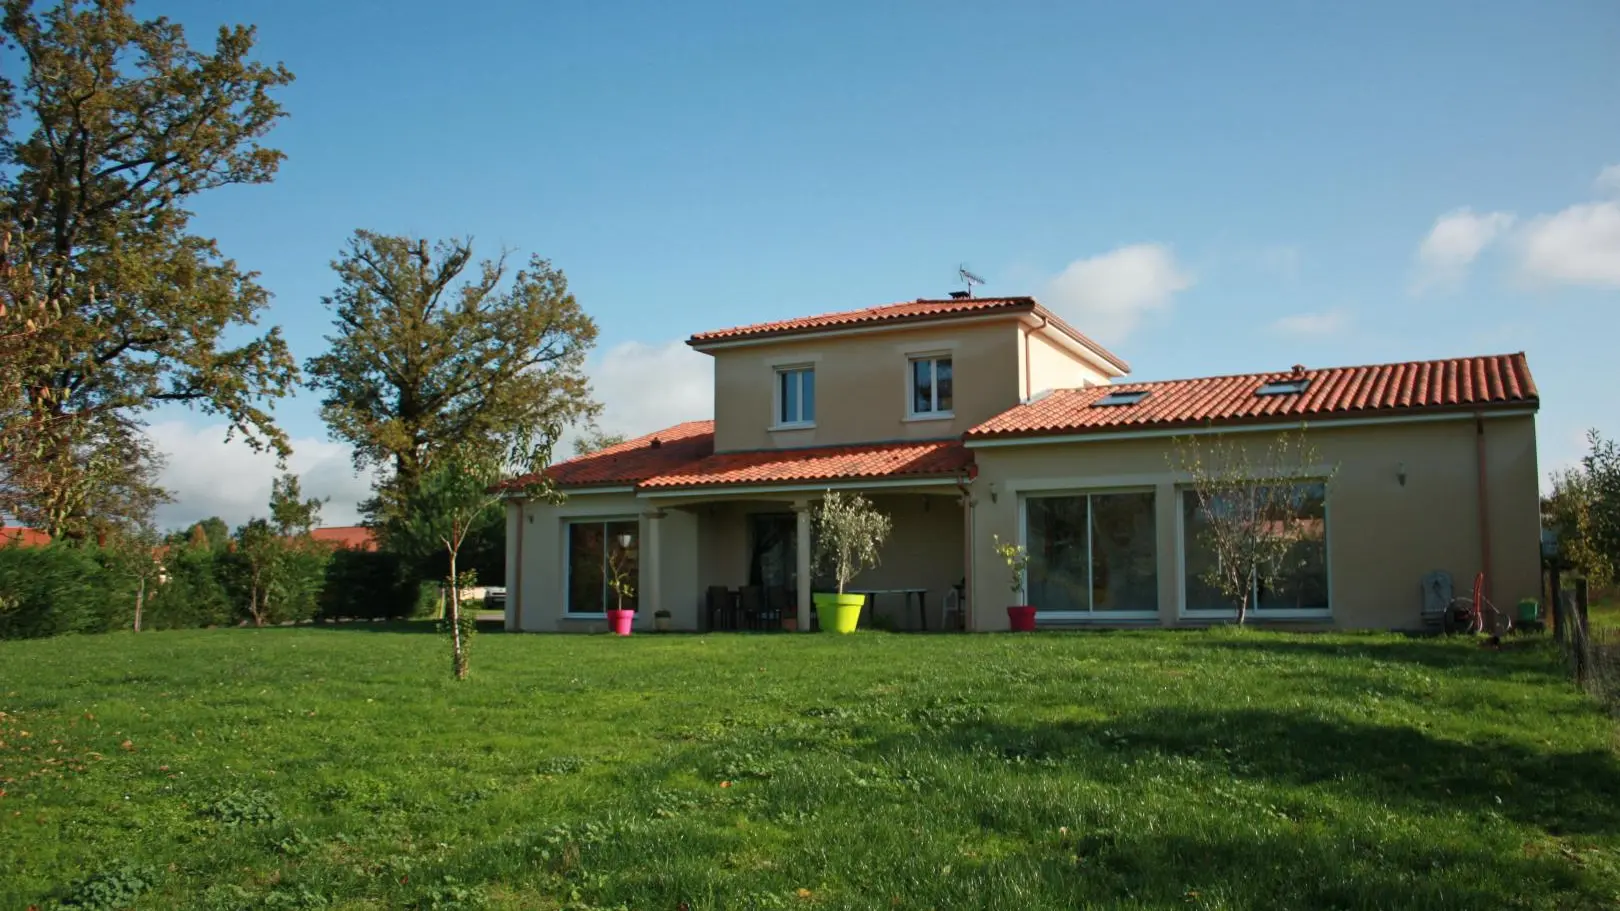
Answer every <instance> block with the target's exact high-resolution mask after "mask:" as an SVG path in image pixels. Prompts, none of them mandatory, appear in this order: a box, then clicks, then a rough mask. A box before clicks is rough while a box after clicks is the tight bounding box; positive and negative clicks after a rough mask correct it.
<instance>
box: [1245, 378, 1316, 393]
mask: <svg viewBox="0 0 1620 911" xmlns="http://www.w3.org/2000/svg"><path fill="white" fill-rule="evenodd" d="M1310 384H1311V381H1310V380H1294V379H1288V380H1273V381H1271V382H1269V383H1266V384H1264V385H1262V386H1261V387H1260V388H1259V389H1257V390H1255V393H1254V394H1255V395H1295V394H1297V393H1301V392H1304V391H1305V387H1307V386H1309V385H1310Z"/></svg>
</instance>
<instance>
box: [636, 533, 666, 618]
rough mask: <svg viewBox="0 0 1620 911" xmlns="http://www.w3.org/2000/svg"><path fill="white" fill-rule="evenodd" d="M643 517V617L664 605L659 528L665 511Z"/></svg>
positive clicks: (641, 602) (640, 604)
mask: <svg viewBox="0 0 1620 911" xmlns="http://www.w3.org/2000/svg"><path fill="white" fill-rule="evenodd" d="M641 517H642V518H643V519H645V520H646V522H645V523H644V525H645V527H646V540H645V541H643V542H642V544H641V593H640V594H641V601H640V603H639V607H640V608H641V615H642V616H643V617H651V616H652V615H653V611H656V610H658V609H659V608H660V607H661V606H662V598H663V591H662V589H663V586H662V585H660V584H659V579H660V577H661V576H662V575H663V573H662V572H661V569H662V564H663V560H662V559H661V552H662V550H663V547H662V546H661V541H660V539H661V535H660V534H659V530H660V529H661V528H662V527H663V525H664V523H662V522H660V521H658V520H659V519H662V518H663V517H664V512H663V510H659V509H655V510H652V511H651V512H645V513H642V514H641Z"/></svg>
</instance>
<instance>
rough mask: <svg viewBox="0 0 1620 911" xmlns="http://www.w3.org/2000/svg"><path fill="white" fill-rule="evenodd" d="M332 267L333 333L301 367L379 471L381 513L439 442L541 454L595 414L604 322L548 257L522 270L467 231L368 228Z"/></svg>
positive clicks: (502, 453)
mask: <svg viewBox="0 0 1620 911" xmlns="http://www.w3.org/2000/svg"><path fill="white" fill-rule="evenodd" d="M332 268H333V269H334V270H336V272H337V274H338V288H337V290H336V291H335V292H334V293H333V294H332V295H331V296H330V297H327V298H325V299H324V303H325V304H326V305H327V306H328V307H329V308H330V309H331V310H332V312H333V315H334V317H335V322H334V325H335V328H336V332H335V333H334V334H333V335H331V336H329V337H328V339H327V341H328V342H330V343H331V348H330V350H329V351H328V352H327V353H326V354H323V355H320V356H319V357H315V358H312V359H310V361H309V362H308V363H307V364H306V365H305V369H306V370H307V371H308V372H309V374H310V376H311V377H312V382H313V384H314V385H315V386H316V387H317V388H319V389H321V390H322V391H323V392H324V393H325V398H324V399H323V400H322V407H321V414H322V416H323V417H324V418H325V419H326V422H327V425H328V427H329V428H330V429H331V431H332V433H333V435H335V436H337V437H338V438H340V439H342V440H344V441H346V442H348V443H350V444H351V445H352V446H353V447H354V459H355V465H356V467H357V468H371V467H377V468H380V469H382V471H381V480H380V481H379V489H378V495H379V496H378V498H377V499H376V500H375V501H374V502H373V503H372V504H370V508H369V511H370V512H371V513H372V515H373V517H374V518H375V519H383V518H387V517H388V516H390V515H391V514H392V512H393V511H396V510H398V509H400V508H403V502H404V499H405V497H406V496H408V495H409V494H410V493H411V492H413V491H416V490H417V489H418V487H419V486H420V483H421V480H422V478H423V477H424V475H425V474H426V472H427V471H428V470H429V469H430V468H431V467H432V464H433V460H434V457H435V454H436V453H439V452H449V451H450V450H451V449H452V448H453V447H458V446H461V445H463V444H466V445H470V446H477V447H485V448H487V449H489V450H491V451H492V452H495V453H496V454H497V456H498V457H506V456H516V457H517V458H519V459H520V460H521V461H525V462H527V461H532V458H531V457H532V455H533V453H534V452H535V451H536V449H537V447H538V448H543V449H545V450H546V451H549V449H550V445H551V443H552V442H553V441H554V440H555V439H556V437H557V435H558V434H559V433H560V432H561V430H562V428H563V427H564V426H567V425H570V424H576V423H587V422H589V421H590V420H591V419H592V418H594V416H595V415H596V412H597V410H598V409H597V406H596V405H595V404H594V403H593V402H592V400H591V397H590V388H589V385H588V383H587V381H586V378H585V373H584V365H585V353H586V351H587V350H589V349H590V347H591V345H593V344H594V343H595V341H596V324H595V323H594V322H592V320H591V318H590V317H589V316H587V315H586V314H585V312H584V311H583V310H582V309H580V306H579V304H578V303H577V302H576V301H575V299H574V296H573V295H572V294H570V293H569V292H568V283H567V280H566V279H565V278H564V276H563V274H562V272H560V271H559V270H557V269H555V268H553V267H552V265H551V264H550V263H549V262H547V261H546V260H544V259H541V258H539V257H533V258H531V259H530V260H529V261H528V265H527V267H525V268H522V269H517V270H515V271H513V270H511V269H509V268H508V265H507V262H506V258H505V256H501V257H499V258H497V259H495V260H485V261H482V262H479V263H476V264H475V263H474V260H473V248H472V244H471V242H470V241H466V240H452V241H441V242H439V243H436V244H431V245H430V244H429V242H428V241H426V240H423V239H415V238H410V237H402V236H395V235H387V234H374V233H372V232H369V231H358V232H356V233H355V236H354V237H353V238H352V240H351V241H350V243H349V245H348V247H347V248H346V249H345V250H344V252H343V254H342V255H341V256H340V257H339V258H338V260H337V261H336V262H334V263H333V264H332Z"/></svg>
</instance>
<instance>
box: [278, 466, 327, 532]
mask: <svg viewBox="0 0 1620 911" xmlns="http://www.w3.org/2000/svg"><path fill="white" fill-rule="evenodd" d="M325 503H326V501H325V500H323V499H320V498H319V497H311V498H309V499H307V500H305V499H303V491H302V490H301V489H300V487H299V484H298V475H295V474H290V473H289V474H283V475H282V476H281V477H279V478H276V479H275V480H274V481H271V482H270V521H271V522H272V523H274V525H275V526H276V531H277V532H278V533H280V534H281V536H282V537H287V538H293V537H307V536H308V535H309V533H310V532H311V531H312V530H314V528H315V527H316V526H317V525H319V524H321V506H323V505H324V504H325Z"/></svg>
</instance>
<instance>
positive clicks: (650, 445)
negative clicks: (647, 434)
mask: <svg viewBox="0 0 1620 911" xmlns="http://www.w3.org/2000/svg"><path fill="white" fill-rule="evenodd" d="M663 445H664V441H663V440H660V439H659V438H657V437H653V438H652V442H651V443H648V444H647V446H648V448H651V449H657V448H659V447H661V446H663Z"/></svg>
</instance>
